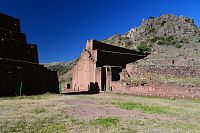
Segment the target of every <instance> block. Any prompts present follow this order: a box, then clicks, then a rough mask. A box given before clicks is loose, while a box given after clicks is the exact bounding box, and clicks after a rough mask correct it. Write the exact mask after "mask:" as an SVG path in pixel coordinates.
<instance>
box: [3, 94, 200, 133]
mask: <svg viewBox="0 0 200 133" xmlns="http://www.w3.org/2000/svg"><path fill="white" fill-rule="evenodd" d="M0 132H22V133H23V132H36V133H37V132H39V133H52V132H54V133H64V132H76V133H79V132H85V133H96V132H103V133H105V132H108V133H121V132H122V133H135V132H141V133H144V132H146V133H150V132H152V133H155V132H162V133H163V132H164V133H169V132H170V133H179V132H180V133H187V132H191V133H200V100H198V99H196V100H195V99H194V100H187V99H176V100H170V99H164V98H150V97H135V96H128V95H118V94H98V95H74V96H72V95H56V94H45V95H39V96H24V97H5V98H0Z"/></svg>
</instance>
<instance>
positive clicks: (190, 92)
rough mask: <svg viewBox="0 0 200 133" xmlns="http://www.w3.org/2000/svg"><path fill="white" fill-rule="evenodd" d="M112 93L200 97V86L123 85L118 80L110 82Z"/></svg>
mask: <svg viewBox="0 0 200 133" xmlns="http://www.w3.org/2000/svg"><path fill="white" fill-rule="evenodd" d="M112 92H113V93H125V94H131V95H136V96H157V97H168V98H170V97H177V98H200V88H198V87H183V86H176V85H164V84H149V85H145V86H137V87H135V86H124V85H123V84H121V83H120V82H113V83H112Z"/></svg>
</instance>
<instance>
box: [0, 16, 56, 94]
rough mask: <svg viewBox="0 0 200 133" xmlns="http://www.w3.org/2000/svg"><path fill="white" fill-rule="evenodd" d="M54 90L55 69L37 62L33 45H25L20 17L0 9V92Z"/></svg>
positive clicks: (29, 92)
mask: <svg viewBox="0 0 200 133" xmlns="http://www.w3.org/2000/svg"><path fill="white" fill-rule="evenodd" d="M21 83H22V94H24V95H32V94H41V93H46V92H54V93H57V92H58V91H59V88H58V78H57V72H56V71H50V70H47V69H46V68H45V67H44V66H43V65H39V64H38V52H37V45H28V44H27V41H26V35H25V34H23V33H21V31H20V21H19V19H15V18H13V17H10V16H7V15H4V14H1V13H0V96H13V95H14V96H15V95H19V93H20V86H21Z"/></svg>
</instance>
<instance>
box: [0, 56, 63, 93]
mask: <svg viewBox="0 0 200 133" xmlns="http://www.w3.org/2000/svg"><path fill="white" fill-rule="evenodd" d="M21 82H22V84H23V91H22V94H24V95H33V94H42V93H46V92H52V93H58V92H59V86H58V79H57V72H56V71H50V70H47V69H46V68H44V67H43V66H42V65H37V64H31V63H27V62H18V61H10V60H5V59H0V96H13V95H14V96H15V95H19V89H20V84H21Z"/></svg>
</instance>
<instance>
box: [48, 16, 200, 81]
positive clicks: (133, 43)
mask: <svg viewBox="0 0 200 133" xmlns="http://www.w3.org/2000/svg"><path fill="white" fill-rule="evenodd" d="M102 42H104V43H108V44H111V45H116V46H120V47H124V48H128V49H136V50H138V51H140V52H148V53H151V54H150V55H149V56H148V57H146V58H145V59H142V60H140V61H137V62H134V63H131V64H129V65H128V67H129V68H130V69H129V70H127V71H126V70H124V71H123V73H122V75H123V74H124V77H129V78H126V80H131V81H135V80H136V81H137V82H138V79H141V78H142V79H143V78H144V77H148V78H150V79H152V78H151V77H152V73H153V77H155V79H156V80H160V79H163V81H167V80H170V82H171V81H175V80H177V81H178V82H180V84H182V83H183V82H190V81H191V82H194V81H195V84H196V83H197V82H198V81H199V80H200V77H199V76H195V75H194V76H190V77H186V78H185V77H184V75H181V73H184V72H181V71H180V72H181V73H179V71H175V70H179V69H180V70H184V71H190V70H194V71H195V70H196V68H199V66H200V29H199V28H198V27H197V26H196V25H195V23H194V20H193V19H190V18H187V17H183V16H174V15H171V14H166V15H162V16H160V17H158V18H155V17H150V18H149V19H148V20H144V19H143V20H142V24H141V26H139V27H137V28H132V29H131V30H130V31H128V32H127V33H125V34H124V35H114V36H112V37H109V38H107V39H105V40H102ZM76 61H77V60H76ZM76 61H72V62H69V63H53V64H48V65H47V67H48V68H49V69H52V70H58V74H59V80H63V81H66V80H67V81H70V80H71V69H72V67H73V65H74V64H75V63H76ZM159 66H160V67H159ZM163 66H169V67H163ZM170 66H180V68H176V69H173V68H174V67H170ZM182 66H183V68H181V67H182ZM184 67H186V68H188V67H189V68H188V69H185V68H184ZM191 67H194V68H191ZM132 68H138V70H141V71H139V73H138V72H137V76H136V75H134V76H133V75H132V76H131V73H132V71H135V70H132ZM144 68H145V69H144ZM163 68H165V69H163ZM168 68H169V69H173V70H169V74H167V76H166V74H164V75H163V73H164V72H160V71H162V70H168ZM190 68H191V69H190ZM149 69H151V70H154V69H155V70H156V71H158V70H159V71H158V72H156V73H161V74H156V73H154V71H151V74H149V73H148V74H147V70H149ZM130 70H131V71H130ZM142 72H144V73H142ZM171 72H173V73H171ZM174 73H175V74H174ZM188 73H190V72H188ZM197 73H198V72H197ZM134 74H135V73H134ZM145 74H147V75H145ZM149 75H150V77H149ZM170 75H171V76H170ZM173 75H179V76H173ZM133 77H135V78H137V79H132V78H133ZM169 77H172V78H171V79H169ZM188 78H189V79H188ZM198 85H200V84H199V83H198Z"/></svg>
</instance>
